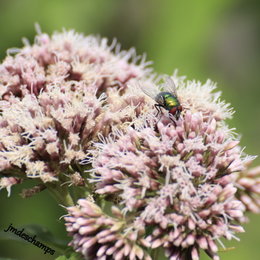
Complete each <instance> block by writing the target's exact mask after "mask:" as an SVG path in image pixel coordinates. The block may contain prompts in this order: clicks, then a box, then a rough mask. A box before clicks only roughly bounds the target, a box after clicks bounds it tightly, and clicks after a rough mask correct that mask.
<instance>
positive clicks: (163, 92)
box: [141, 77, 182, 120]
mask: <svg viewBox="0 0 260 260" xmlns="http://www.w3.org/2000/svg"><path fill="white" fill-rule="evenodd" d="M141 89H142V91H143V92H144V93H145V94H146V95H147V96H149V97H151V98H152V99H153V100H155V101H156V102H157V104H155V108H156V109H157V111H158V113H157V115H158V114H159V113H161V112H162V111H161V108H164V109H166V110H167V111H168V112H169V114H170V115H172V116H173V117H175V118H176V120H178V119H179V118H180V115H181V111H182V105H181V104H180V101H179V99H178V96H177V92H176V86H175V84H174V82H173V80H172V79H171V78H170V77H166V78H165V82H164V83H163V84H161V85H160V86H159V88H156V87H155V86H152V87H151V86H150V87H148V86H141Z"/></svg>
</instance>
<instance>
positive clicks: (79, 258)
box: [0, 253, 82, 260]
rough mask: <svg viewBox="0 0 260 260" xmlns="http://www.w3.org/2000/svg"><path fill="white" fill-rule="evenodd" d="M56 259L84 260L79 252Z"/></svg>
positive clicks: (56, 259)
mask: <svg viewBox="0 0 260 260" xmlns="http://www.w3.org/2000/svg"><path fill="white" fill-rule="evenodd" d="M0 260H1V259H0ZM55 260H82V256H81V255H80V254H78V253H72V254H71V255H70V256H69V257H66V256H65V255H61V256H59V257H57V258H55Z"/></svg>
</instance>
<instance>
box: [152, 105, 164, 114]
mask: <svg viewBox="0 0 260 260" xmlns="http://www.w3.org/2000/svg"><path fill="white" fill-rule="evenodd" d="M154 106H155V108H156V110H157V114H156V117H157V116H158V115H159V113H162V110H161V107H163V106H162V105H160V104H155V105H154Z"/></svg>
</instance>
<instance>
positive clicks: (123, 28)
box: [0, 0, 260, 260]
mask: <svg viewBox="0 0 260 260" xmlns="http://www.w3.org/2000/svg"><path fill="white" fill-rule="evenodd" d="M259 17H260V2H259V0H258V1H257V0H247V1H243V0H197V1H194V0H190V1H188V0H73V1H71V0H0V35H1V36H0V37H1V40H0V58H1V60H2V59H3V58H4V57H5V52H6V50H7V49H8V48H10V47H21V46H22V43H21V38H22V37H26V38H28V39H29V40H30V41H31V42H32V41H33V38H34V35H35V29H34V23H35V22H38V23H39V24H40V26H41V28H42V30H43V31H44V32H47V33H52V32H53V31H54V30H61V29H62V28H66V29H72V28H73V29H75V30H76V31H78V32H84V33H85V34H99V35H101V36H105V37H108V38H109V39H111V40H112V39H113V38H114V37H116V38H117V39H118V41H119V42H121V44H122V48H123V49H128V48H130V47H132V46H134V47H136V49H137V53H139V54H141V53H143V52H146V53H147V56H148V60H152V61H154V68H155V70H156V71H157V72H160V73H168V74H171V73H172V72H173V70H174V69H175V68H177V69H179V74H180V75H186V76H187V77H188V79H194V78H195V79H197V80H200V81H202V82H205V80H206V79H208V78H211V79H212V80H213V81H216V82H218V87H219V89H220V90H222V91H223V99H225V100H226V101H227V102H230V103H231V104H232V106H233V107H234V108H235V110H236V113H235V115H234V119H233V120H231V121H230V122H229V124H230V126H232V127H236V128H237V131H238V132H239V133H242V134H243V135H242V145H243V146H246V152H247V153H249V154H254V155H257V154H259V151H260V148H259V147H260V138H259V136H258V134H259V133H260V123H259V118H260V102H259V100H260V86H259V85H260V84H259V83H260V80H259V74H260V73H259V68H260V48H259V46H260V21H259ZM259 163H260V160H259V159H257V160H256V162H255V165H256V164H259ZM21 189H22V187H16V189H13V192H12V196H11V197H10V198H7V196H6V192H5V191H1V199H0V205H1V209H2V210H1V214H0V220H1V221H0V225H1V229H0V231H2V230H3V229H6V228H7V227H8V226H9V224H10V223H12V224H13V226H15V227H18V228H19V227H21V226H24V225H27V224H31V223H34V224H40V225H43V226H45V227H46V228H47V229H49V230H51V231H52V233H53V235H54V236H55V238H57V239H65V240H66V239H67V240H68V239H69V238H67V236H66V233H65V231H64V227H63V222H62V220H59V217H60V216H61V215H63V214H64V211H63V210H62V208H61V207H57V205H56V204H55V202H54V201H53V200H52V198H51V197H50V196H49V194H47V192H42V193H41V194H39V195H37V196H35V197H33V198H30V199H26V200H23V199H21V198H20V197H19V195H18V193H19V192H20V191H21ZM250 217H251V222H250V223H249V224H247V225H245V229H246V233H245V234H242V235H240V238H241V242H240V243H238V242H236V241H231V242H228V243H225V244H226V245H227V246H235V247H236V249H235V250H231V251H229V252H224V253H221V254H220V255H221V259H224V260H233V259H236V260H245V259H259V254H260V248H259V242H258V241H259V239H260V227H259V223H260V216H250ZM57 256H58V254H55V255H54V256H51V255H44V254H43V251H42V250H40V249H39V248H37V247H35V246H32V245H31V244H29V243H25V244H22V243H20V242H17V241H11V242H10V241H8V242H6V241H1V240H0V257H3V258H12V259H21V260H34V259H36V258H37V259H39V260H47V259H54V258H55V257H57ZM0 259H2V258H0ZM202 259H208V258H207V256H205V255H203V257H202Z"/></svg>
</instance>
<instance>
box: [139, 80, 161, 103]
mask: <svg viewBox="0 0 260 260" xmlns="http://www.w3.org/2000/svg"><path fill="white" fill-rule="evenodd" d="M138 86H139V88H140V89H141V90H142V91H143V92H144V93H145V94H146V95H147V96H149V97H150V98H152V99H154V100H155V98H156V96H157V95H158V94H159V92H160V91H159V89H158V87H157V86H156V85H154V84H153V83H152V82H150V83H148V82H138Z"/></svg>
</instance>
